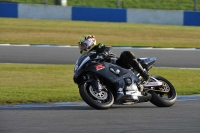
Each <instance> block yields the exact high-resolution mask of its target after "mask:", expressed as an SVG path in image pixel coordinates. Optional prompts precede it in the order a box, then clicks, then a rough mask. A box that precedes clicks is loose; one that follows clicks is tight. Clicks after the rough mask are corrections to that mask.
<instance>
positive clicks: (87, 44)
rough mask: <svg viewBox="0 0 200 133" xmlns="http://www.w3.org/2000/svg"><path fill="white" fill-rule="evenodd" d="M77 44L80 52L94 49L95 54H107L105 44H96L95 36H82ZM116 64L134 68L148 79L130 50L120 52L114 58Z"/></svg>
mask: <svg viewBox="0 0 200 133" xmlns="http://www.w3.org/2000/svg"><path fill="white" fill-rule="evenodd" d="M78 44H79V49H80V53H81V54H84V53H86V52H89V51H92V50H95V51H96V55H98V54H101V55H104V56H105V57H106V56H108V52H107V51H106V50H105V49H106V46H105V45H104V44H102V43H98V44H97V43H96V39H95V36H93V35H85V36H83V37H82V38H81V39H80V40H79V42H78ZM116 64H117V65H119V66H121V67H124V68H126V69H131V68H134V69H135V70H136V71H137V72H138V73H140V75H141V76H142V77H143V79H144V80H146V81H147V80H148V79H149V75H148V74H147V73H146V72H145V71H144V69H143V68H142V66H141V65H140V63H139V62H138V61H137V59H136V57H135V55H134V54H133V53H132V52H130V51H124V52H122V53H121V55H120V57H119V58H118V59H117V60H116ZM120 90H121V89H120Z"/></svg>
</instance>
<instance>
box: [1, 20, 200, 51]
mask: <svg viewBox="0 0 200 133" xmlns="http://www.w3.org/2000/svg"><path fill="white" fill-rule="evenodd" d="M85 34H93V35H95V36H96V39H97V42H98V43H99V42H101V43H104V44H106V45H109V46H151V47H167V48H168V47H177V48H180V47H181V48H189V47H191V48H200V27H188V26H171V25H152V24H134V23H109V22H84V21H66V20H32V19H13V18H0V43H11V44H12V43H14V44H57V45H77V42H78V40H79V38H80V37H81V36H82V35H85Z"/></svg>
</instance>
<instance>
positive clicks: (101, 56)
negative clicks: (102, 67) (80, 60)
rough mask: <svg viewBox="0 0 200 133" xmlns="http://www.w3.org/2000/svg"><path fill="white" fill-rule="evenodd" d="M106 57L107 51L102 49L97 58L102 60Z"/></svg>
mask: <svg viewBox="0 0 200 133" xmlns="http://www.w3.org/2000/svg"><path fill="white" fill-rule="evenodd" d="M106 57H108V52H106V51H104V52H103V53H100V54H98V56H97V58H98V59H100V60H102V59H105V58H106Z"/></svg>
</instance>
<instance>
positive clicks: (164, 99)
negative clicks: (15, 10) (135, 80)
mask: <svg viewBox="0 0 200 133" xmlns="http://www.w3.org/2000/svg"><path fill="white" fill-rule="evenodd" d="M152 77H154V78H155V79H157V80H159V81H160V82H162V83H163V85H162V86H160V87H158V88H155V90H150V91H149V93H151V95H152V99H151V100H150V102H151V103H152V104H154V105H156V106H158V107H170V106H172V105H174V103H175V101H176V98H177V93H176V90H175V88H174V86H173V85H172V84H171V83H170V82H169V81H168V80H167V79H165V78H163V77H161V76H158V75H153V76H152Z"/></svg>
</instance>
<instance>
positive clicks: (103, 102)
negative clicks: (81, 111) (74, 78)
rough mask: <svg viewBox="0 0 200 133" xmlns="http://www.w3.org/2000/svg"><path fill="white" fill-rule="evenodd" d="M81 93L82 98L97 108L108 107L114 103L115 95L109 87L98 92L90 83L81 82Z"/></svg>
mask: <svg viewBox="0 0 200 133" xmlns="http://www.w3.org/2000/svg"><path fill="white" fill-rule="evenodd" d="M79 93H80V95H81V97H82V99H83V100H84V101H85V102H86V103H87V104H88V105H89V106H91V107H93V108H95V109H108V108H110V107H111V106H112V105H113V103H114V96H113V94H112V92H111V91H110V90H109V89H107V90H105V89H103V90H102V91H101V92H100V93H98V92H97V91H96V90H95V89H94V88H92V86H91V84H90V83H84V84H81V85H80V86H79Z"/></svg>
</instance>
